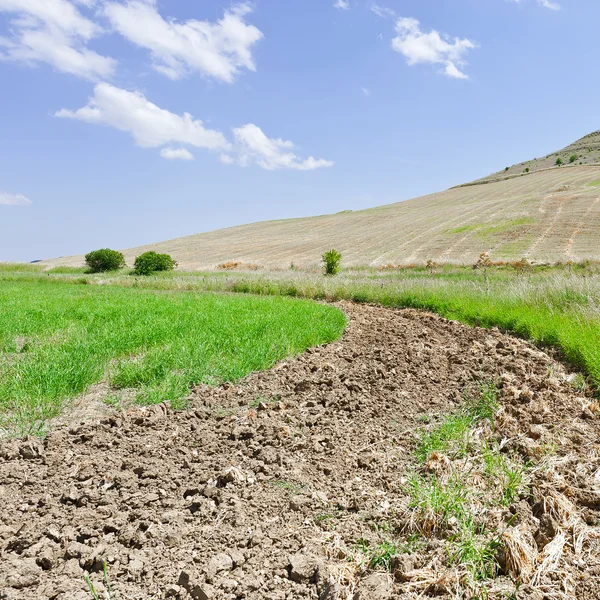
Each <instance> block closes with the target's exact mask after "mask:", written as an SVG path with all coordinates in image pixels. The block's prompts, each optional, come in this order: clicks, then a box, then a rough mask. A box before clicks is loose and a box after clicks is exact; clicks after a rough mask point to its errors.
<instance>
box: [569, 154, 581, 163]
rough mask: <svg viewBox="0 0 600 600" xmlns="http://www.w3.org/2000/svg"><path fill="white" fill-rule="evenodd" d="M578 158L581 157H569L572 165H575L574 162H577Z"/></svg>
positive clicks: (575, 155) (573, 155)
mask: <svg viewBox="0 0 600 600" xmlns="http://www.w3.org/2000/svg"><path fill="white" fill-rule="evenodd" d="M578 158H579V156H577V154H572V155H571V156H570V157H569V162H570V163H571V164H572V163H574V162H575V161H576V160H577V159H578Z"/></svg>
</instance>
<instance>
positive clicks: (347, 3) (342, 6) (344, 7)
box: [333, 0, 350, 10]
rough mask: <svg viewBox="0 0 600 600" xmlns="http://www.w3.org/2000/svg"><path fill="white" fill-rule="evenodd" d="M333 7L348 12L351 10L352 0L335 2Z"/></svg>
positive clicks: (337, 0)
mask: <svg viewBox="0 0 600 600" xmlns="http://www.w3.org/2000/svg"><path fill="white" fill-rule="evenodd" d="M333 7H334V8H340V9H341V10H348V9H349V8H350V0H335V4H334V5H333Z"/></svg>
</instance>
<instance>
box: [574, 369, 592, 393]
mask: <svg viewBox="0 0 600 600" xmlns="http://www.w3.org/2000/svg"><path fill="white" fill-rule="evenodd" d="M570 383H571V385H572V386H573V388H574V389H575V390H576V391H578V392H580V393H584V392H585V391H586V389H587V387H588V386H587V379H586V377H585V375H584V374H583V373H575V374H574V375H573V376H572V377H571V379H570Z"/></svg>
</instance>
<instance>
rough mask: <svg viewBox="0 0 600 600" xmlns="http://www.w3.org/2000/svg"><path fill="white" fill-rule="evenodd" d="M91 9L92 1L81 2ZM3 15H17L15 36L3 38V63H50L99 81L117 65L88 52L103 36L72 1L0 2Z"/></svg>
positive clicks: (0, 42)
mask: <svg viewBox="0 0 600 600" xmlns="http://www.w3.org/2000/svg"><path fill="white" fill-rule="evenodd" d="M78 3H79V4H80V5H84V6H88V7H89V6H91V4H92V1H91V0H79V2H78ZM0 12H5V13H10V14H14V18H13V19H12V20H11V27H12V31H11V35H10V36H0V60H4V61H13V62H19V63H23V64H26V65H32V66H33V65H37V64H40V63H46V64H49V65H51V66H53V67H54V68H55V69H57V70H59V71H62V72H64V73H70V74H71V75H76V76H78V77H83V78H86V79H91V80H97V79H105V78H108V77H110V76H111V75H112V73H113V72H114V70H115V67H116V61H115V60H114V59H112V58H110V57H107V56H102V55H100V54H98V53H97V52H94V51H92V50H90V49H89V48H87V43H88V42H89V41H90V40H91V39H92V38H94V37H96V36H98V35H100V34H101V33H102V29H101V27H99V26H98V25H97V24H96V23H94V22H93V21H91V20H90V19H88V18H86V17H84V16H83V15H82V14H81V12H80V11H79V9H78V8H77V7H76V6H75V5H74V4H73V3H72V2H69V1H68V0H0Z"/></svg>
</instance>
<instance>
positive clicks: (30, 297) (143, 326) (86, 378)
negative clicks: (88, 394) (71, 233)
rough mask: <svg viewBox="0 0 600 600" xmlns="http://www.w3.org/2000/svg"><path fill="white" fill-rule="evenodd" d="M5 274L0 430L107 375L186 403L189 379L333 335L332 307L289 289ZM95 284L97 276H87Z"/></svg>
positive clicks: (114, 382)
mask: <svg viewBox="0 0 600 600" xmlns="http://www.w3.org/2000/svg"><path fill="white" fill-rule="evenodd" d="M85 281H87V279H82V278H81V277H70V276H69V277H65V276H64V274H61V275H51V276H49V275H46V274H41V273H40V272H39V271H36V270H35V269H31V268H30V269H25V270H22V271H20V272H18V271H15V270H14V268H13V267H12V266H11V267H10V268H6V269H3V270H2V271H1V272H0V428H1V429H3V430H4V431H5V433H6V432H14V433H19V434H23V433H39V432H41V431H42V430H43V428H44V424H45V423H46V422H47V421H48V419H51V418H53V417H55V416H57V415H58V414H59V413H60V411H61V410H62V409H63V407H64V406H65V405H66V403H67V402H68V401H69V399H72V398H74V397H77V396H78V395H80V394H82V393H84V392H85V391H86V390H87V389H88V388H89V387H90V386H91V385H92V384H95V383H98V382H100V381H108V383H109V384H110V387H111V390H112V391H113V392H114V396H112V398H113V399H114V398H118V397H119V393H120V391H121V390H127V391H128V392H129V394H130V395H131V392H133V396H134V398H135V401H136V402H138V403H142V404H153V403H157V402H162V401H163V400H170V401H171V402H172V403H173V404H174V405H175V406H177V405H180V406H181V405H182V402H183V399H184V398H185V397H186V396H187V395H188V393H189V390H190V386H192V385H194V384H198V383H201V382H202V383H207V384H218V383H221V382H223V381H234V380H237V379H239V378H241V377H243V376H245V375H247V374H248V373H250V372H252V371H256V370H261V369H266V368H269V367H270V366H272V365H273V364H274V363H275V362H276V361H277V360H280V359H282V358H284V357H286V356H289V355H294V354H297V353H300V352H302V351H304V350H305V349H306V348H307V347H309V346H315V345H318V344H322V343H326V342H330V341H332V340H334V339H336V338H338V337H339V336H340V335H341V333H342V331H343V329H344V327H345V323H346V321H345V317H344V315H343V314H342V313H341V312H340V311H339V310H337V309H336V308H333V307H330V306H325V305H322V304H317V303H314V302H306V301H302V300H296V299H292V298H284V297H271V298H258V297H255V296H241V295H232V294H206V293H202V294H198V293H190V292H184V293H180V292H174V291H169V290H166V291H160V290H159V291H156V290H144V289H133V288H129V287H122V286H98V285H85V284H84V282H85ZM90 282H93V280H91V279H90Z"/></svg>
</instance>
